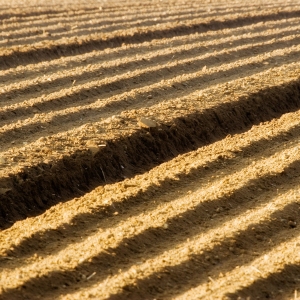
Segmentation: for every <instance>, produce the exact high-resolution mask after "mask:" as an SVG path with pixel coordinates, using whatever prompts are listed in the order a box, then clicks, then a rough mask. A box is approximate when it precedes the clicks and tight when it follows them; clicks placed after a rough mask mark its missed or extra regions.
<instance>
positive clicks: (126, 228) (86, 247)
mask: <svg viewBox="0 0 300 300" xmlns="http://www.w3.org/2000/svg"><path fill="white" fill-rule="evenodd" d="M285 148H286V149H284V150H283V151H280V150H279V149H278V146H277V147H276V150H275V151H276V154H274V155H271V156H270V157H269V158H266V159H262V160H259V161H252V163H250V165H249V166H248V167H247V168H245V169H242V170H241V171H240V172H234V173H232V174H230V175H228V176H227V177H226V176H222V178H221V179H219V180H218V179H217V180H216V181H213V182H211V183H209V184H208V185H207V186H203V187H202V188H201V189H200V190H201V191H200V190H199V188H198V186H199V183H198V184H196V183H195V180H194V182H193V183H191V184H190V185H189V186H188V188H190V189H192V190H193V191H194V192H193V193H192V194H191V193H188V195H187V196H184V197H178V198H176V196H175V199H174V200H173V201H171V202H169V201H167V202H165V203H164V201H163V199H162V198H158V199H155V198H154V199H153V200H156V201H158V202H160V203H161V204H160V205H159V206H158V207H157V208H156V209H154V210H150V209H149V208H148V210H147V212H144V213H142V214H141V215H140V216H139V218H138V217H137V216H135V217H132V218H130V217H128V218H127V219H126V221H124V222H123V224H122V223H121V224H119V225H118V226H117V227H116V226H114V227H113V228H111V229H108V230H104V231H102V230H98V231H97V232H96V233H95V234H93V235H90V236H89V237H88V238H87V239H86V240H83V241H82V242H80V243H76V244H72V245H70V246H67V247H66V248H65V249H64V250H63V252H59V253H57V254H56V255H55V256H54V255H48V256H47V257H44V258H43V259H39V261H38V262H36V263H33V264H29V265H28V266H22V267H20V268H18V269H17V271H15V270H13V269H12V270H7V271H6V270H5V268H3V271H2V274H1V275H2V277H1V280H2V284H1V286H6V287H7V288H9V287H10V286H11V285H10V284H9V282H10V279H9V278H10V277H13V278H19V281H14V282H15V284H17V282H19V284H22V282H24V280H25V274H26V273H28V274H30V276H31V277H32V278H33V279H32V281H33V282H32V283H31V282H30V281H29V282H28V283H26V286H27V288H26V290H29V291H30V290H31V289H32V288H33V291H34V287H35V286H41V285H43V286H49V292H51V293H53V284H55V282H57V283H58V282H62V280H63V281H64V282H68V277H70V275H71V278H72V277H73V275H74V274H73V273H74V271H72V270H73V269H74V267H75V266H76V265H78V263H79V265H80V264H82V263H83V264H84V265H85V266H84V267H82V268H81V267H77V271H78V273H80V270H81V269H82V270H83V269H89V270H90V269H91V268H87V265H86V263H85V261H89V259H88V257H87V256H86V254H87V253H89V255H92V256H94V255H99V254H98V252H99V247H100V244H99V246H97V247H95V246H94V247H93V245H95V243H99V242H101V245H102V247H104V250H105V249H107V250H106V251H104V253H106V252H107V251H109V252H110V253H111V251H116V252H119V250H117V249H116V250H113V249H114V248H115V247H116V246H114V243H116V245H117V244H119V243H120V242H121V241H123V240H125V241H126V242H127V244H128V247H129V249H130V245H132V246H138V244H139V243H138V241H139V239H136V238H134V240H136V241H135V242H133V241H132V242H131V238H129V237H130V236H132V235H133V236H136V235H137V236H139V235H142V234H143V235H144V234H145V233H143V232H144V231H147V230H149V231H150V232H151V231H154V232H153V236H156V237H157V236H158V232H157V233H155V232H156V231H157V230H155V228H156V227H157V228H159V230H158V231H162V232H161V233H160V234H162V235H165V234H163V232H165V231H166V230H167V231H169V230H170V232H168V236H170V233H172V232H173V234H174V233H175V232H176V243H177V244H179V245H178V246H177V247H175V245H174V244H172V243H170V245H169V247H170V250H168V251H166V248H164V252H163V254H161V255H158V253H156V252H154V253H153V250H152V251H151V249H148V250H149V254H148V255H150V257H151V256H153V255H155V258H153V259H151V258H150V257H149V259H147V261H146V262H145V263H144V264H142V265H141V266H140V267H139V266H136V265H135V266H134V268H135V269H141V270H142V271H141V273H142V274H141V273H140V272H139V271H138V270H137V274H139V275H137V276H134V278H133V280H134V281H135V280H136V279H137V278H140V279H139V280H142V277H146V276H150V274H151V273H152V272H158V271H159V270H158V269H157V266H160V267H159V268H166V266H169V267H170V268H171V266H174V261H173V260H167V259H162V258H166V257H167V256H169V257H174V255H169V253H168V252H176V253H177V255H176V257H177V258H178V259H177V260H176V261H177V263H178V261H179V262H180V263H181V262H182V261H184V260H185V259H186V258H187V255H188V253H190V252H193V255H196V254H197V253H198V252H199V253H200V254H201V256H204V255H202V252H203V250H205V251H206V252H209V250H206V249H205V248H206V247H205V246H202V247H201V246H200V245H208V244H210V245H211V247H213V246H215V245H216V246H217V245H218V239H219V240H223V239H224V237H226V239H228V238H229V237H234V236H235V234H236V232H235V231H234V230H232V228H235V227H236V226H233V225H234V224H235V223H238V224H239V229H238V230H247V228H248V227H250V226H254V224H255V223H256V222H260V223H263V221H264V220H266V219H267V220H268V219H269V218H268V213H269V214H271V213H273V214H274V213H275V214H278V213H279V214H280V212H278V211H280V210H281V209H283V210H287V211H286V212H285V213H283V215H285V214H287V213H289V214H291V211H294V210H295V207H297V208H298V209H299V207H298V206H299V205H298V206H297V205H296V204H295V203H294V198H293V197H286V195H283V196H278V197H275V198H274V199H273V204H272V205H273V209H271V210H270V208H269V207H268V206H267V207H266V206H265V205H263V204H264V203H265V201H268V200H269V198H270V195H273V197H274V191H273V190H274V188H272V187H271V186H272V185H273V184H275V185H278V187H279V188H280V185H283V189H285V190H289V189H290V188H291V187H294V184H295V182H297V181H298V177H299V172H298V173H297V171H294V170H295V166H298V164H299V161H298V160H299V158H300V156H299V148H298V140H296V141H294V143H293V142H292V141H290V142H289V143H288V145H286V146H285ZM272 151H274V150H272ZM282 158H284V159H282ZM275 162H276V163H275ZM266 166H267V167H266ZM270 166H274V167H273V168H271V167H270ZM282 172H285V174H288V176H287V178H286V180H284V177H282V175H280V174H282ZM241 174H244V178H245V179H244V180H245V181H243V180H241V178H242V177H241ZM278 176H279V178H277V179H276V177H278ZM257 177H261V179H259V181H258V182H259V183H257V182H255V180H256V178H257ZM292 178H293V179H292ZM254 179H255V180H254ZM253 180H254V181H253ZM283 180H284V181H283ZM247 182H248V183H247ZM283 182H284V184H283ZM246 183H247V184H246ZM250 183H251V184H250ZM245 185H247V186H249V187H250V191H251V186H254V187H255V188H257V186H259V187H264V189H265V190H266V191H267V192H265V193H263V192H260V193H258V194H256V193H255V192H254V191H253V190H252V192H251V194H252V195H253V196H254V198H255V199H256V198H257V199H256V201H255V207H258V208H255V207H253V205H254V203H251V204H252V205H251V206H250V207H249V208H251V213H250V212H249V208H248V210H247V205H246V207H243V208H242V207H239V206H237V211H236V212H235V213H233V214H234V215H235V216H236V218H235V219H233V220H232V214H231V216H226V214H225V216H224V214H222V213H221V215H220V218H224V219H225V220H223V222H224V227H225V229H223V228H222V225H220V223H219V220H218V218H219V217H217V216H215V217H213V218H212V219H215V222H216V223H217V224H218V228H217V229H211V228H212V224H211V225H210V226H209V224H206V225H208V226H207V229H206V230H205V229H204V228H203V225H200V228H201V229H202V233H201V235H200V236H197V237H194V236H193V234H191V233H189V234H188V232H187V229H186V230H185V231H184V232H185V235H183V238H182V239H183V241H181V239H180V233H178V230H177V226H179V225H180V221H179V220H178V217H179V216H181V217H183V220H185V222H186V220H192V219H191V218H186V217H185V214H186V212H187V211H189V210H194V209H195V208H196V207H197V205H202V204H200V203H201V202H204V203H205V202H206V201H212V202H213V201H216V200H217V199H222V198H226V197H227V198H229V199H230V200H229V199H228V201H230V203H232V204H231V205H233V206H236V204H235V203H234V199H235V197H233V193H234V190H237V191H238V190H240V189H241V188H243V189H244V186H245ZM220 186H222V189H220ZM270 188H271V191H269V190H270ZM281 192H282V191H281ZM239 194H240V195H243V194H244V190H243V192H241V193H239ZM239 194H237V197H236V198H239V197H240V196H238V195H239ZM251 194H250V195H251ZM265 194H266V195H265ZM275 195H276V189H275ZM287 198H288V199H287ZM168 199H170V198H168ZM247 199H249V198H248V197H247ZM250 199H251V197H250ZM244 201H245V202H246V199H245V200H244ZM250 202H252V201H250ZM249 204H250V203H248V205H249ZM219 205H220V203H219ZM241 209H242V211H243V210H247V211H246V212H245V213H241V212H240V210H241ZM209 211H212V210H209ZM274 211H275V212H274ZM165 212H168V213H167V214H166V213H165ZM173 214H174V215H173ZM209 215H210V214H209ZM194 216H196V213H194ZM297 216H298V217H297ZM293 218H294V219H295V218H297V219H295V222H297V221H298V218H299V214H298V213H294V215H293ZM270 219H272V215H271V216H270ZM154 220H155V223H153V221H154ZM208 220H209V219H208ZM229 220H230V221H229ZM241 220H242V221H241ZM173 222H174V223H173ZM196 222H197V221H196V220H195V223H194V226H193V229H192V232H194V234H197V235H198V232H199V229H198V228H196V227H195V226H196ZM226 222H227V223H226ZM268 222H269V221H268ZM178 223H179V224H178ZM188 223H189V222H188ZM208 223H209V221H208ZM212 223H214V221H212ZM228 223H229V224H228ZM276 223H278V221H277V222H276ZM276 223H275V224H274V225H276V226H278V225H279V224H276ZM153 224H155V225H154V226H153ZM166 224H167V226H166ZM183 224H184V223H183ZM187 225H188V224H186V225H185V226H187ZM249 225H250V226H249ZM145 226H146V227H145ZM147 226H150V228H149V229H147ZM198 226H199V225H198ZM269 226H271V225H269ZM243 228H244V229H243ZM258 228H259V227H258ZM287 229H288V227H287ZM150 232H149V234H148V237H149V238H150V236H151V234H150ZM220 232H222V233H223V234H221V235H220ZM275 232H276V231H275ZM187 235H188V236H189V237H190V240H191V241H187V242H186V236H187ZM206 235H207V237H206ZM146 236H147V235H146ZM146 236H145V237H146ZM284 237H285V238H286V236H284ZM150 239H151V238H150ZM198 239H200V240H199V241H197V242H195V240H198ZM209 239H212V240H213V243H210V242H209ZM142 240H147V239H142ZM163 240H164V241H165V242H167V240H166V238H163ZM170 242H171V241H170ZM249 242H250V241H249ZM186 244H188V245H186ZM156 246H158V245H157V244H156ZM148 247H149V246H148ZM174 248H176V250H173V249H174ZM184 248H188V249H189V251H187V252H183V251H181V249H184ZM157 250H158V251H159V252H160V251H161V249H160V248H159V247H158V249H157ZM200 250H202V251H200ZM142 252H143V257H144V258H147V257H148V255H147V250H146V249H145V248H144V249H143V251H142ZM218 252H219V251H218ZM106 256H107V255H106ZM118 257H121V256H120V255H118ZM136 258H137V257H135V259H136ZM101 260H102V259H101ZM101 260H100V261H99V259H97V260H92V263H93V261H94V262H95V263H99V262H101ZM51 261H52V262H51ZM58 261H59V265H60V269H61V270H62V271H60V272H59V273H62V276H63V277H62V278H60V275H59V273H58V272H57V271H54V270H51V269H52V268H51V265H53V267H54V268H56V266H57V262H58ZM158 262H159V263H158ZM89 264H90V263H88V265H89ZM131 264H132V262H130V265H131ZM46 266H47V267H46ZM175 266H176V265H175ZM45 267H46V268H45ZM69 268H71V269H70V271H71V273H70V272H69V271H68V269H69ZM132 268H133V267H131V268H129V270H128V271H126V269H125V272H122V273H121V274H120V275H117V274H116V275H115V276H113V277H111V278H109V279H108V280H105V283H104V284H101V285H99V278H98V283H97V289H98V288H99V289H100V293H103V294H104V295H109V294H110V293H114V290H115V289H116V288H117V289H118V290H120V285H118V284H117V283H114V282H116V281H118V280H120V277H121V280H122V279H125V280H124V281H125V283H123V284H129V283H130V282H132V277H131V276H129V277H128V276H127V275H126V274H127V273H131V272H132ZM41 269H43V270H47V272H49V271H48V270H49V269H50V270H51V272H53V275H52V274H51V275H47V276H45V277H44V276H41V275H42V274H43V271H42V272H41V271H40V270H41ZM147 269H149V271H147ZM116 271H117V270H116ZM149 272H150V273H149ZM169 272H171V270H170V271H169ZM169 272H168V273H169ZM69 273H70V274H69ZM18 274H23V275H22V277H20V276H18ZM35 274H39V278H37V279H34V277H35V276H36V275H35ZM68 274H69V275H68ZM171 274H172V272H171ZM141 276H142V277H141ZM174 276H176V274H175V275H174ZM52 277H53V279H52ZM169 279H170V280H172V277H171V278H170V276H169ZM3 280H4V281H3ZM147 280H148V279H147ZM34 281H35V282H34ZM37 282H39V283H38V284H37ZM42 282H43V283H44V284H41V283H42ZM46 282H48V284H46ZM91 283H92V281H91ZM91 283H90V284H91ZM69 285H71V282H68V286H69ZM72 285H74V282H73V283H72ZM146 286H147V287H148V286H149V284H146ZM11 287H12V286H11ZM138 287H139V291H138V290H137V291H136V292H138V293H139V294H140V295H143V294H144V295H146V294H145V293H144V292H145V291H143V289H142V285H141V284H138ZM172 287H173V292H174V290H175V288H174V287H175V286H174V285H172ZM101 290H102V292H101ZM129 290H130V288H129ZM133 290H134V287H133ZM158 290H159V289H158ZM33 291H30V292H31V293H32V292H33ZM126 291H127V289H126ZM12 292H13V291H12ZM18 293H19V292H17V291H16V294H18ZM44 293H47V291H45V290H44ZM59 293H60V294H62V293H63V291H60V292H59ZM5 294H6V295H10V297H11V296H13V295H14V294H10V292H9V289H8V290H7V291H6V292H4V295H5ZM21 294H22V293H21ZM103 294H102V295H103ZM25 295H26V291H25ZM45 295H47V294H45ZM81 295H82V294H81ZM52 296H53V294H52ZM133 296H134V294H133ZM81 297H83V298H85V297H84V296H81ZM121 298H122V296H121Z"/></svg>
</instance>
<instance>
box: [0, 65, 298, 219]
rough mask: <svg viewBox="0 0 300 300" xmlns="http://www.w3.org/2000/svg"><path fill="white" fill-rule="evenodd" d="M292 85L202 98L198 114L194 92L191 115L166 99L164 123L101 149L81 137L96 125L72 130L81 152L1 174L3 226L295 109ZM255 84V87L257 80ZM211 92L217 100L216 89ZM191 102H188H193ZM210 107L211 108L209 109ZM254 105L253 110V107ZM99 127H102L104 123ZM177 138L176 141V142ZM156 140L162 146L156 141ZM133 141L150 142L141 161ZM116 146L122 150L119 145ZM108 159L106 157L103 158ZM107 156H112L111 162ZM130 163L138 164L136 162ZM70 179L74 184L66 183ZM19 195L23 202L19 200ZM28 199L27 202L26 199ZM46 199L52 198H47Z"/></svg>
mask: <svg viewBox="0 0 300 300" xmlns="http://www.w3.org/2000/svg"><path fill="white" fill-rule="evenodd" d="M292 70H293V69H292ZM287 71H288V70H287V69H286V70H285V73H284V74H285V77H284V79H285V80H286V82H288V81H289V75H288V72H287ZM273 74H275V70H274V69H273V70H272V75H273ZM278 74H280V73H278ZM263 76H264V79H265V80H266V78H267V76H268V73H265V74H263ZM290 76H291V78H292V77H293V76H295V74H294V73H293V71H292V72H291V74H290ZM296 78H297V77H296ZM270 79H272V80H278V81H280V82H282V78H281V77H280V76H276V77H273V76H272V77H271V78H270ZM257 80H258V81H257V83H259V82H260V81H261V77H258V78H257ZM290 80H291V79H290ZM241 82H242V80H240V83H241ZM248 82H249V84H251V85H253V83H255V81H254V82H253V81H252V82H251V80H249V81H248ZM273 84H274V83H273ZM297 84H298V83H297V81H295V82H291V83H290V84H287V85H286V86H285V87H284V86H283V87H282V88H281V87H276V86H275V87H273V89H272V88H266V89H264V90H262V91H261V92H256V93H253V94H252V95H251V94H250V97H249V96H246V97H245V96H241V97H238V95H237V99H236V101H233V98H232V96H230V97H228V102H227V103H226V101H225V103H223V104H222V105H217V106H215V107H213V106H214V104H213V103H211V104H209V101H207V103H206V104H205V105H206V106H207V107H206V110H205V111H206V113H205V114H204V113H203V112H204V111H203V109H205V107H203V102H201V100H200V103H199V100H198V99H199V94H197V96H196V98H195V103H197V104H196V105H197V109H199V104H200V105H201V107H202V111H201V110H200V111H199V112H197V110H195V113H192V114H189V115H187V116H186V118H182V109H183V110H184V106H183V105H184V103H185V102H182V103H183V104H182V106H183V107H182V108H180V109H178V110H177V116H176V114H175V110H176V106H175V107H173V105H171V106H170V103H166V107H169V109H170V108H171V109H172V110H173V113H172V115H171V116H170V118H169V120H167V119H166V120H165V121H164V122H162V125H161V126H159V128H158V129H155V130H154V131H151V135H150V136H147V131H144V130H136V129H135V130H131V131H130V130H129V132H128V133H126V132H124V133H125V135H120V137H119V138H117V139H116V136H115V138H114V139H116V140H111V141H109V139H106V141H105V143H106V147H105V148H103V149H101V148H99V151H98V150H97V147H98V146H97V142H94V143H95V144H94V146H93V147H92V148H90V146H88V145H87V144H86V141H89V140H94V139H95V133H96V132H97V129H96V128H97V127H96V128H95V125H96V124H93V127H91V132H90V133H89V132H88V131H83V130H82V129H81V128H79V131H78V133H74V132H73V134H75V136H77V138H78V137H79V136H84V140H82V141H83V144H84V145H85V144H86V146H81V147H80V144H81V145H82V142H80V143H78V144H75V146H76V147H79V149H80V148H81V149H82V150H80V151H77V152H75V153H74V154H72V153H70V154H69V155H60V156H59V155H56V156H57V158H56V159H53V160H52V161H47V163H45V160H44V159H43V161H42V162H40V163H36V164H35V166H30V167H27V168H24V169H23V170H22V169H19V168H20V166H21V165H22V160H20V161H18V165H17V168H16V169H15V172H16V171H18V173H15V174H13V173H11V175H10V177H6V178H5V177H3V178H2V180H1V181H2V183H1V188H2V189H3V190H2V191H3V192H5V193H4V194H3V195H2V196H1V197H2V199H3V201H2V203H3V207H2V218H3V219H2V220H3V221H2V222H4V223H6V224H8V223H7V221H8V220H10V219H11V218H16V217H17V218H19V217H21V216H22V215H24V213H26V215H27V214H28V213H29V214H30V211H32V210H33V211H35V212H37V211H40V210H41V209H42V208H43V207H48V205H50V204H51V203H53V202H52V201H53V200H54V201H55V199H57V195H59V196H60V197H63V198H66V197H69V196H68V195H73V196H74V195H76V194H78V192H80V190H82V189H83V190H86V189H87V188H88V187H89V186H93V182H95V181H96V182H98V184H99V183H100V182H101V181H102V182H103V180H106V179H107V180H110V178H115V179H121V178H122V176H128V175H129V174H130V172H129V173H128V171H129V170H132V171H133V172H134V168H135V167H136V168H137V169H136V170H140V168H141V166H144V167H146V166H147V165H149V163H150V165H153V163H154V162H155V163H160V162H161V161H162V160H164V159H166V158H167V157H170V155H171V154H172V153H174V155H175V153H178V151H187V150H188V149H189V147H194V145H195V144H199V143H200V144H202V145H203V143H204V144H205V143H206V142H208V141H211V140H213V139H215V138H217V137H218V136H219V137H221V136H226V135H227V134H228V133H232V132H235V131H237V130H242V129H243V128H247V126H249V125H250V124H253V123H254V124H255V123H256V122H260V121H263V120H268V119H269V118H272V117H274V116H276V115H278V114H281V113H284V112H287V111H289V110H291V109H295V108H297V107H298V106H299V104H298V101H299V98H298V91H297V89H298V85H297ZM225 85H226V84H225ZM258 86H260V85H259V84H258ZM233 87H235V88H237V90H238V89H240V85H238V84H237V82H235V81H233V82H232V87H231V88H233ZM219 88H220V87H219ZM244 89H249V86H247V87H245V86H244ZM252 89H253V90H254V91H255V84H254V85H253V86H252ZM219 93H221V94H223V93H224V88H221V89H220V90H219ZM265 93H266V94H267V95H268V94H269V96H266V95H265ZM275 94H278V95H280V97H274V96H273V95H275ZM212 95H213V96H214V97H216V99H218V95H217V93H216V90H215V91H214V92H213V94H212ZM261 96H262V98H261ZM248 97H249V98H248ZM273 97H274V98H273ZM281 97H282V98H281ZM188 98H189V99H190V100H192V99H193V98H191V97H188ZM247 99H248V100H247ZM224 100H226V99H223V101H224ZM215 101H216V100H215ZM230 102H232V104H230ZM175 103H176V102H175ZM190 104H192V102H191V103H190ZM215 105H216V104H215ZM209 106H211V108H210V109H209ZM216 107H218V109H216ZM255 107H256V109H254V108H255ZM157 109H158V111H160V112H166V110H165V109H164V108H163V106H161V105H159V106H158V107H157ZM253 109H254V110H253ZM145 111H146V109H145ZM145 111H144V112H143V111H142V110H141V115H146V114H145ZM225 111H226V112H225ZM224 113H225V114H224ZM129 115H130V114H129ZM129 115H128V116H129ZM228 115H231V117H230V119H232V120H231V121H230V120H227V121H226V118H227V117H228ZM125 116H126V113H124V114H123V118H124V117H125ZM126 119H127V120H129V124H136V123H135V122H136V121H135V120H136V117H134V119H135V120H134V119H132V117H131V118H129V119H128V117H125V118H124V120H126ZM117 120H118V119H116V121H117ZM221 120H222V121H221ZM119 121H122V120H119ZM119 121H118V122H119ZM168 121H169V122H170V123H169V124H170V125H172V126H171V127H168V125H167V124H168ZM203 122H204V124H206V125H200V124H203ZM123 124H124V123H123ZM129 124H128V126H129V128H130V127H131V128H132V125H131V126H130V125H129ZM196 124H198V125H196ZM99 125H100V128H101V127H103V123H102V124H99ZM108 125H110V124H108ZM170 125H169V126H170ZM134 126H136V125H134ZM195 126H196V127H197V126H201V128H203V129H202V130H201V131H200V132H196V131H195ZM203 126H204V127H203ZM160 128H161V129H163V131H162V132H161V131H160ZM204 128H205V130H204ZM95 129H96V131H95ZM166 130H167V131H166ZM189 130H191V135H190V136H189V137H188V136H187V134H188V132H189ZM113 132H114V131H113ZM130 132H131V133H130ZM163 132H165V133H163ZM70 134H72V132H69V133H68V136H67V140H66V144H67V143H69V142H68V139H69V138H70ZM89 135H91V137H89ZM166 135H167V136H168V138H167V141H168V143H166V141H165V139H166ZM96 136H97V135H96ZM177 139H179V140H178V141H177ZM97 140H98V143H99V142H100V137H98V138H97ZM79 141H80V140H79ZM160 141H161V142H162V144H160ZM54 142H55V140H53V139H52V140H51V145H52V147H53V146H54V145H55V144H54ZM102 143H103V142H102ZM118 143H120V144H119V145H122V144H123V145H127V146H126V147H128V149H127V150H126V152H125V153H124V152H123V151H124V150H121V152H120V153H118V155H117V153H116V154H114V152H115V151H116V149H118V147H119V146H118ZM135 143H136V146H137V147H138V148H140V150H142V149H147V145H148V147H149V146H150V145H151V147H150V149H151V152H149V156H148V157H144V159H143V160H142V161H141V160H136V150H134V149H135V146H134V145H135ZM149 143H150V144H149ZM59 145H60V146H59ZM183 145H185V146H183ZM26 147H27V146H26V145H25V147H24V149H20V150H21V151H22V152H23V153H24V154H26V155H27V154H29V155H31V154H30V153H32V151H29V149H31V148H30V147H27V148H26ZM48 147H49V146H48ZM59 147H61V139H60V140H58V145H57V147H56V148H57V149H59ZM145 147H146V148H145ZM174 147H175V148H174ZM172 148H174V150H170V149H172ZM26 149H27V150H26ZM48 149H49V148H48ZM84 149H87V150H84ZM89 149H96V153H97V151H98V153H97V155H96V156H93V153H94V152H93V151H94V150H93V151H92V152H91V150H89ZM121 149H123V146H122V147H121ZM129 149H130V150H129ZM159 149H161V150H159ZM48 151H49V150H47V151H46V152H45V154H47V153H48V157H50V156H49V152H48ZM50 151H51V150H50ZM128 151H130V152H128ZM131 151H132V152H131ZM142 151H145V150H142ZM152 151H153V152H152ZM170 151H171V152H170ZM174 151H175V152H174ZM42 152H44V150H42ZM50 153H51V152H50ZM62 153H63V152H62ZM32 154H34V153H32ZM41 154H42V153H41ZM94 155H95V153H94ZM119 155H120V156H119ZM158 155H161V156H158ZM35 156H36V158H38V159H39V157H43V156H44V154H42V156H40V154H38V155H36V154H35ZM108 157H111V158H110V159H109V160H107V158H108ZM113 157H114V158H113ZM24 158H25V157H24ZM112 158H113V160H112V161H111V159H112ZM153 159H154V160H153ZM26 161H29V158H25V163H26ZM33 161H34V160H33ZM70 164H71V165H72V170H69V167H68V166H69V165H70ZM135 164H137V165H136V166H135ZM121 165H122V166H126V170H127V171H126V170H123V169H122V168H121V167H120V166H121ZM147 168H148V167H147ZM103 170H104V172H105V174H106V179H105V178H104V177H103ZM2 172H5V169H2ZM2 174H3V173H2ZM29 174H30V175H29ZM63 174H64V178H65V179H64V180H62V176H63ZM28 176H29V177H28ZM70 182H72V183H73V184H70ZM75 183H76V184H75ZM41 190H43V191H44V190H48V191H49V193H47V194H45V193H44V192H43V194H41V193H40V192H39V191H41ZM25 191H28V193H29V195H30V196H29V197H30V198H28V196H27V195H26V192H25ZM20 197H21V198H20ZM22 198H23V199H24V200H23V201H20V199H22ZM4 199H6V200H4ZM13 199H18V205H17V203H15V204H14V200H13ZM29 199H30V202H28V200H29ZM51 199H53V200H52V201H51ZM56 201H57V200H56ZM4 220H6V221H4ZM2 224H3V223H2Z"/></svg>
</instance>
